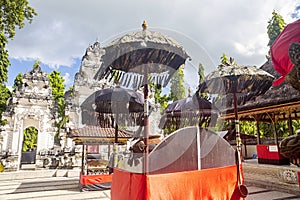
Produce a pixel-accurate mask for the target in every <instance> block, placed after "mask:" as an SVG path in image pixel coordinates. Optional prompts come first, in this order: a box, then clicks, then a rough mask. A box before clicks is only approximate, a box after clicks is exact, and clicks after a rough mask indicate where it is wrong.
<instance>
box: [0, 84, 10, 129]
mask: <svg viewBox="0 0 300 200" xmlns="http://www.w3.org/2000/svg"><path fill="white" fill-rule="evenodd" d="M10 97H11V92H10V91H9V89H8V88H7V87H6V85H4V84H2V83H0V125H5V124H6V122H5V121H4V120H2V113H3V112H4V111H5V109H6V102H7V100H8V99H9V98H10Z"/></svg>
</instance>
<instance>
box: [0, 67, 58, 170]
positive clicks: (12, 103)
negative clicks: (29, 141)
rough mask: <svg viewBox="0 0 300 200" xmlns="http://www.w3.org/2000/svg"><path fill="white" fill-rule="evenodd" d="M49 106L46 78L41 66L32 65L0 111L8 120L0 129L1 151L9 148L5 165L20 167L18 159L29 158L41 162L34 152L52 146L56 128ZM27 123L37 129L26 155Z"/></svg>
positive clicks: (40, 163) (49, 90) (26, 159)
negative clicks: (1, 137)
mask: <svg viewBox="0 0 300 200" xmlns="http://www.w3.org/2000/svg"><path fill="white" fill-rule="evenodd" d="M52 108H53V105H52V89H51V87H50V85H49V78H48V77H47V74H46V73H45V72H43V71H42V70H41V67H40V66H35V67H34V68H33V69H32V70H31V71H29V72H27V73H26V74H24V75H23V83H22V84H21V85H19V87H18V88H17V89H16V91H15V92H14V93H13V94H12V97H11V99H10V100H9V102H8V108H7V110H6V112H4V113H3V118H4V119H6V120H7V122H8V123H7V125H6V126H4V127H3V130H2V132H1V134H2V136H3V142H2V151H6V152H9V154H10V155H11V160H10V163H8V164H9V166H8V167H10V168H12V169H20V167H21V163H24V164H25V163H28V162H29V163H35V165H36V167H40V166H43V163H42V161H41V160H39V158H38V156H37V155H38V153H39V152H40V151H41V150H45V149H50V148H53V146H54V136H55V128H54V119H53V111H52V110H51V109H52ZM27 127H35V128H36V129H37V131H38V138H37V145H36V148H35V149H32V151H31V152H29V153H27V154H30V156H29V157H28V155H25V154H24V155H23V156H22V146H23V140H24V130H25V129H26V128H27ZM24 156H25V157H24ZM26 156H27V158H26ZM29 158H30V160H28V159H29ZM36 158H37V159H36ZM21 161H22V162H21Z"/></svg>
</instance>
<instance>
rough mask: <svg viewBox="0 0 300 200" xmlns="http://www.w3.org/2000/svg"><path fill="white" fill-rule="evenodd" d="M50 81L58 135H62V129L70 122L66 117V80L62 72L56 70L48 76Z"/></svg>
mask: <svg viewBox="0 0 300 200" xmlns="http://www.w3.org/2000/svg"><path fill="white" fill-rule="evenodd" d="M48 77H49V79H50V86H51V87H52V96H53V98H54V107H55V109H56V112H55V114H56V116H55V118H56V121H55V127H56V128H57V135H56V137H57V136H58V134H59V133H60V129H61V128H62V127H63V125H64V124H66V122H67V121H68V117H67V116H65V107H66V101H65V98H64V91H65V85H64V81H65V80H64V78H63V77H62V76H61V75H60V72H58V71H56V70H54V71H52V72H51V73H50V74H49V75H48Z"/></svg>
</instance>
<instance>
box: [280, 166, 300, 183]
mask: <svg viewBox="0 0 300 200" xmlns="http://www.w3.org/2000/svg"><path fill="white" fill-rule="evenodd" d="M278 176H279V179H280V180H281V181H283V182H285V183H290V184H297V183H298V175H297V172H296V171H293V170H289V169H282V170H279V171H278Z"/></svg>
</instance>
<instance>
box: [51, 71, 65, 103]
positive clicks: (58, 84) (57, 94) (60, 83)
mask: <svg viewBox="0 0 300 200" xmlns="http://www.w3.org/2000/svg"><path fill="white" fill-rule="evenodd" d="M48 77H49V79H50V86H51V87H52V96H53V98H54V100H55V101H58V99H60V98H64V91H65V85H64V82H65V80H64V78H63V77H62V76H61V75H60V72H58V71H56V70H54V71H52V72H51V73H50V74H49V75H48Z"/></svg>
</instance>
